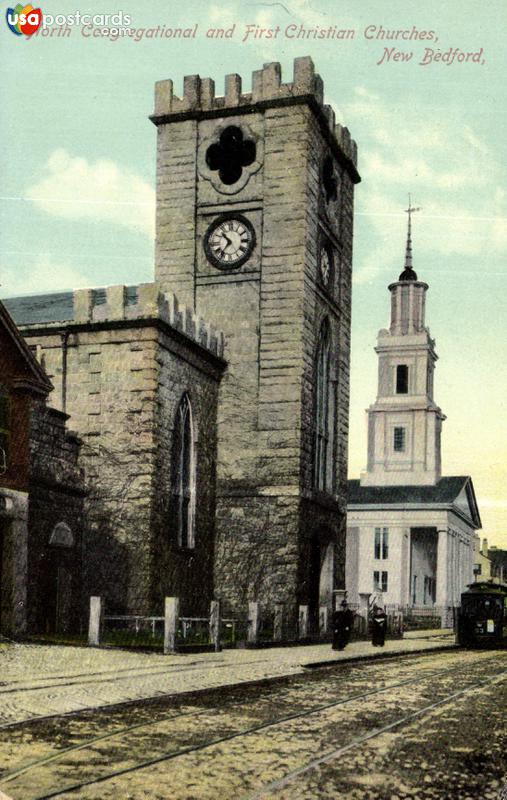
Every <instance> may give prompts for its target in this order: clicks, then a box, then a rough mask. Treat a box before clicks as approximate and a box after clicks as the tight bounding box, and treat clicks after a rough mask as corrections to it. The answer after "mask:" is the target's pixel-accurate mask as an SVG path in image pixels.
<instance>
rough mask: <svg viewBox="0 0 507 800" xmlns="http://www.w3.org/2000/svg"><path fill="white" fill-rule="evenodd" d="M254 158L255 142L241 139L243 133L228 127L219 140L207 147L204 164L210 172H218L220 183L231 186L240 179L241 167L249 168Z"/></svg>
mask: <svg viewBox="0 0 507 800" xmlns="http://www.w3.org/2000/svg"><path fill="white" fill-rule="evenodd" d="M255 158H256V148H255V142H253V141H252V140H251V139H244V138H243V131H242V130H241V128H238V127H237V126H236V125H229V127H228V128H226V129H225V130H224V131H222V133H221V134H220V139H219V141H218V142H216V143H215V144H212V145H210V146H209V147H208V149H207V151H206V164H207V165H208V168H209V169H210V170H212V171H213V172H214V171H218V175H219V177H220V180H221V181H222V183H225V185H226V186H232V184H233V183H236V182H237V181H239V179H240V178H241V175H242V173H243V167H249V166H250V164H253V162H254V161H255Z"/></svg>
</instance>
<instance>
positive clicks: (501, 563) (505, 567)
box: [488, 547, 507, 583]
mask: <svg viewBox="0 0 507 800" xmlns="http://www.w3.org/2000/svg"><path fill="white" fill-rule="evenodd" d="M488 556H489V558H490V559H491V577H492V578H493V580H494V581H498V583H507V550H501V549H500V548H499V547H490V548H489V550H488Z"/></svg>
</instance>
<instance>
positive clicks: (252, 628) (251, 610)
mask: <svg viewBox="0 0 507 800" xmlns="http://www.w3.org/2000/svg"><path fill="white" fill-rule="evenodd" d="M259 625H260V606H259V603H248V641H249V642H250V643H251V644H254V643H255V642H257V640H258V638H259Z"/></svg>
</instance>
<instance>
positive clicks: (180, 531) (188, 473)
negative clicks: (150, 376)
mask: <svg viewBox="0 0 507 800" xmlns="http://www.w3.org/2000/svg"><path fill="white" fill-rule="evenodd" d="M194 516H195V453H194V431H193V422H192V409H191V406H190V400H189V399H188V396H187V395H184V397H183V399H182V401H181V403H180V405H179V406H178V410H177V412H176V420H175V424H174V431H173V451H172V513H171V517H172V519H171V522H172V527H173V530H174V531H175V533H176V537H177V542H178V545H179V547H182V548H190V547H195V535H194Z"/></svg>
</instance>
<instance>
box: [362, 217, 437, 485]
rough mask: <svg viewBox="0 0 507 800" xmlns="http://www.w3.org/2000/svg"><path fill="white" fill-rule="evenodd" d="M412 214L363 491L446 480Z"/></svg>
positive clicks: (381, 351) (382, 349) (382, 336)
mask: <svg viewBox="0 0 507 800" xmlns="http://www.w3.org/2000/svg"><path fill="white" fill-rule="evenodd" d="M411 211H412V209H409V219H408V233H407V247H406V253H405V268H404V270H403V272H402V273H401V275H400V277H399V278H398V280H397V281H396V282H395V283H391V284H390V286H389V291H390V292H391V325H390V328H389V330H381V331H380V332H379V335H378V343H377V347H376V348H375V352H376V353H377V354H378V357H379V370H378V395H377V400H376V401H375V403H374V404H373V405H372V406H370V408H369V410H368V465H367V469H366V472H365V473H363V474H362V475H361V485H362V486H400V485H403V486H422V485H432V486H433V485H435V484H436V483H438V481H439V480H440V478H441V451H440V435H441V430H442V422H443V420H445V416H444V415H443V414H442V411H441V410H440V408H439V407H438V406H437V405H436V403H435V401H434V399H433V372H434V368H435V362H436V361H437V354H436V352H435V342H434V340H433V339H432V338H431V336H430V333H429V330H428V328H426V327H425V319H424V317H425V300H426V298H425V295H426V292H427V290H428V284H427V283H423V282H422V281H419V280H418V279H417V275H416V273H415V272H414V270H413V268H412V241H411Z"/></svg>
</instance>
